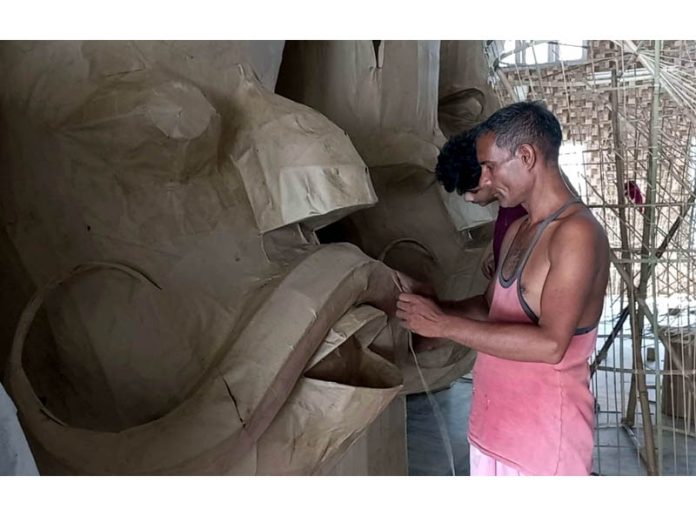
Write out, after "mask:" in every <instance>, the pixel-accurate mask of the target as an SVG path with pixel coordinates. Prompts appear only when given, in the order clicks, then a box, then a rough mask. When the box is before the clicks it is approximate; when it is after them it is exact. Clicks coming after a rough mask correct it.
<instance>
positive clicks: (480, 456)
mask: <svg viewBox="0 0 696 516" xmlns="http://www.w3.org/2000/svg"><path fill="white" fill-rule="evenodd" d="M469 475H471V476H472V477H474V476H489V477H523V476H524V475H523V474H522V473H520V472H519V471H518V470H516V469H515V468H511V467H510V466H506V465H505V464H503V463H502V462H499V461H497V460H495V459H494V458H493V457H490V456H488V455H486V454H485V453H483V452H482V451H481V450H479V449H478V448H477V447H476V446H474V445H473V444H469Z"/></svg>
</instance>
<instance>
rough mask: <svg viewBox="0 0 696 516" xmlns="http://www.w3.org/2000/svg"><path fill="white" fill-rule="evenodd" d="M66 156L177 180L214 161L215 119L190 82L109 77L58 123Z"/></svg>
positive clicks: (127, 172)
mask: <svg viewBox="0 0 696 516" xmlns="http://www.w3.org/2000/svg"><path fill="white" fill-rule="evenodd" d="M62 125H63V127H62V128H61V135H62V137H63V138H64V139H65V141H66V143H67V144H68V148H70V147H73V150H74V151H75V152H72V153H71V155H72V159H73V160H77V162H78V164H82V165H84V166H85V167H96V168H97V169H99V168H107V169H109V170H110V171H112V172H113V173H114V174H116V175H118V176H120V175H124V176H125V175H139V176H141V175H149V176H152V177H153V179H162V180H165V181H177V182H183V181H187V180H189V179H191V178H192V177H193V176H195V175H198V174H201V173H205V172H209V171H210V170H211V169H212V168H213V167H215V165H216V161H217V148H218V141H219V138H220V125H221V119H220V116H219V114H218V113H217V111H216V110H215V108H214V107H213V106H212V105H211V104H210V102H208V99H206V97H205V96H204V95H203V93H202V92H201V91H200V90H199V89H198V88H197V87H196V86H194V85H192V84H189V83H187V82H184V81H179V80H162V79H158V78H157V76H156V75H155V74H150V73H149V72H142V73H140V72H136V73H133V74H128V75H127V76H125V77H123V78H121V79H117V80H113V81H109V82H107V83H106V84H105V85H104V86H102V87H101V88H100V89H98V90H97V91H96V92H95V93H94V94H93V95H91V96H90V97H89V98H88V99H87V100H86V101H85V102H84V103H83V104H82V106H81V107H80V108H79V109H77V110H76V111H75V112H73V113H72V114H71V115H70V116H69V117H68V119H67V120H66V121H65V123H64V124H62Z"/></svg>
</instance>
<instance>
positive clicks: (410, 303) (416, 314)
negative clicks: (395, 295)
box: [396, 293, 448, 338]
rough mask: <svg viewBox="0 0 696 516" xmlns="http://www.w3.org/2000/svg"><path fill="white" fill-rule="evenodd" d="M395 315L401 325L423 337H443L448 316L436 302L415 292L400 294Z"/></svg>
mask: <svg viewBox="0 0 696 516" xmlns="http://www.w3.org/2000/svg"><path fill="white" fill-rule="evenodd" d="M396 306H397V311H396V316H397V317H398V318H399V319H400V320H401V325H402V326H403V327H404V328H406V329H407V330H410V331H412V332H414V333H417V334H418V335H422V336H423V337H436V338H437V337H444V336H445V334H444V326H445V324H446V322H447V319H448V316H447V315H446V314H445V313H444V312H443V311H442V310H441V309H440V307H439V306H437V304H436V303H435V302H434V301H432V300H431V299H428V298H427V297H423V296H419V295H417V294H403V293H402V294H400V295H399V301H398V302H397V304H396Z"/></svg>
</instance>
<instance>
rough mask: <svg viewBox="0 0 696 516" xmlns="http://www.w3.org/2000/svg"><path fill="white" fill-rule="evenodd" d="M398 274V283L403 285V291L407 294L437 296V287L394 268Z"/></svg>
mask: <svg viewBox="0 0 696 516" xmlns="http://www.w3.org/2000/svg"><path fill="white" fill-rule="evenodd" d="M394 274H395V275H396V283H397V285H401V289H402V290H403V292H405V293H407V294H418V295H419V296H426V297H430V298H435V297H436V295H435V289H434V288H433V287H432V285H430V284H429V283H425V282H423V281H418V280H417V279H414V278H412V277H411V276H409V275H407V274H404V273H403V272H400V271H397V270H394Z"/></svg>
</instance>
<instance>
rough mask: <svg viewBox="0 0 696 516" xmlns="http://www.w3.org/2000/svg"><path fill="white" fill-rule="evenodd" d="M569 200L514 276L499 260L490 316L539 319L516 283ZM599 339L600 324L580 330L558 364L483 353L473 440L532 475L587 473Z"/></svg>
mask: <svg viewBox="0 0 696 516" xmlns="http://www.w3.org/2000/svg"><path fill="white" fill-rule="evenodd" d="M567 206H568V205H567V204H566V205H564V206H563V207H561V209H559V210H558V211H557V212H556V213H554V214H552V216H551V217H549V218H548V219H546V220H545V221H544V222H542V223H541V224H540V226H539V228H538V230H537V233H536V235H535V237H534V239H533V240H532V243H531V244H530V246H529V249H528V250H527V252H526V254H525V256H524V258H523V260H522V261H521V263H520V265H519V266H518V268H517V270H516V271H515V274H514V275H513V277H512V278H510V280H508V281H505V280H504V279H503V277H502V266H501V267H499V270H498V280H497V281H496V284H495V289H494V292H493V300H492V302H491V307H490V310H489V320H490V321H492V322H496V321H497V322H513V323H529V324H536V322H537V318H536V315H534V313H533V312H532V311H531V310H530V309H529V307H528V306H527V304H526V302H525V301H524V298H523V297H522V294H521V292H520V290H519V281H520V276H521V274H522V270H523V269H524V266H525V264H526V262H527V259H528V258H529V255H530V254H531V251H532V250H533V248H534V246H535V244H536V242H537V241H538V239H539V237H540V236H541V233H542V232H543V230H544V229H545V228H546V227H547V226H548V224H549V223H551V222H552V221H553V220H555V219H556V218H557V217H558V216H559V215H560V213H561V212H562V211H563V209H565V208H566V207H567ZM596 340H597V328H596V326H595V327H592V328H583V329H579V330H577V331H576V333H575V335H574V336H573V338H572V339H571V341H570V344H569V346H568V349H567V350H566V353H565V355H564V356H563V359H562V360H561V361H560V362H559V363H558V364H555V365H552V364H544V363H538V362H517V361H513V360H506V359H502V358H497V357H494V356H491V355H486V354H485V353H479V354H478V356H477V358H476V363H475V365H474V371H473V377H474V381H473V399H472V406H471V414H470V416H469V441H470V442H471V443H472V444H474V445H475V446H476V447H478V448H479V449H480V450H481V451H483V452H484V453H486V454H488V455H490V456H492V457H493V458H495V459H497V460H499V461H501V462H503V463H504V464H507V465H509V466H511V467H513V468H517V469H519V470H520V471H521V472H522V473H525V474H528V475H589V474H590V471H591V468H592V448H593V430H594V410H593V409H594V397H593V396H592V393H591V392H590V389H589V380H590V374H589V366H588V359H589V357H590V355H591V353H592V351H593V350H594V348H595V344H596Z"/></svg>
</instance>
